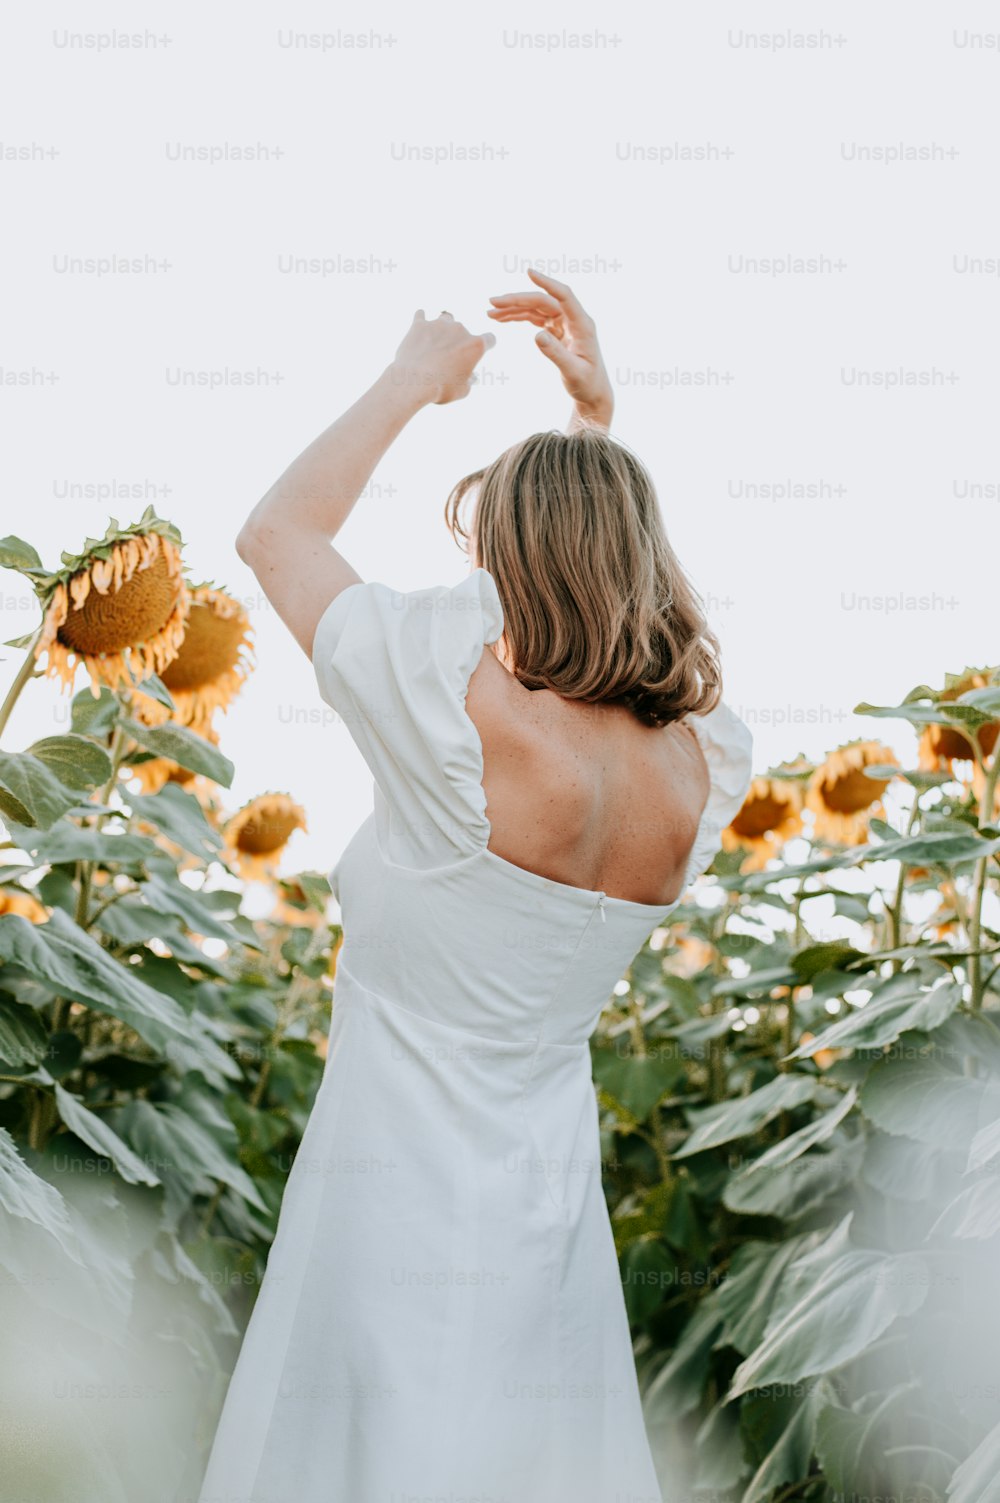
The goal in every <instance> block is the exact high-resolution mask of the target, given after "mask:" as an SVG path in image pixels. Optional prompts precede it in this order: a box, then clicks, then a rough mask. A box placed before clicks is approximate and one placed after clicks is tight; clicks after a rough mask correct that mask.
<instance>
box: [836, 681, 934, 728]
mask: <svg viewBox="0 0 1000 1503" xmlns="http://www.w3.org/2000/svg"><path fill="white" fill-rule="evenodd" d="M933 692H934V691H933V690H931V689H927V690H926V691H925V696H924V697H929V696H930V695H931V694H932V693H933ZM854 713H855V715H873V716H875V718H876V719H878V720H908V721H909V722H910V724H911V725H949V724H950V721H949V719H948V717H947V715H945V713H944V706H943V705H938V704H919V703H917V702H916V701H914V702H913V703H911V704H902V705H870V704H865V703H862V704H859V705H855V706H854Z"/></svg>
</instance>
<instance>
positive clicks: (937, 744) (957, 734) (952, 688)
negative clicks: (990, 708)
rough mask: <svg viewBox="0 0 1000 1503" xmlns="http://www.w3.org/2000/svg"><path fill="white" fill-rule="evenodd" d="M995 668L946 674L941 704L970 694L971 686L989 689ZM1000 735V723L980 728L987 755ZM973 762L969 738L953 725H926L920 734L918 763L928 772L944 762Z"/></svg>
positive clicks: (981, 740)
mask: <svg viewBox="0 0 1000 1503" xmlns="http://www.w3.org/2000/svg"><path fill="white" fill-rule="evenodd" d="M997 671H998V670H997V669H995V668H966V669H965V671H964V673H946V674H945V685H944V688H943V689H942V690H941V692H940V694H939V695H938V696H937V703H938V704H951V703H953V702H954V701H955V700H956V699H960V698H961V696H962V695H963V694H967V693H968V692H969V690H970V689H986V688H989V687H990V686H991V685H992V684H993V683H995V681H996V678H995V676H996V673H997ZM997 736H1000V724H994V725H984V726H981V727H980V730H979V738H978V739H979V748H980V751H981V752H982V754H983V756H984V757H988V756H989V755H990V754H991V752H992V751H993V748H994V747H995V746H996V744H997ZM972 761H974V757H973V752H972V747H971V746H970V745H969V741H968V737H966V736H964V735H963V734H962V732H961V731H960V730H959V729H958V727H957V726H954V725H927V726H924V729H923V730H922V731H921V733H920V747H919V762H918V765H919V766H920V767H922V768H923V769H924V770H925V771H930V772H936V771H937V770H938V769H939V767H940V766H941V763H942V762H944V763H945V764H946V765H947V766H948V767H949V768H950V767H951V764H952V762H972Z"/></svg>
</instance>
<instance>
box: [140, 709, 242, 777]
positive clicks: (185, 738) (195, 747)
mask: <svg viewBox="0 0 1000 1503" xmlns="http://www.w3.org/2000/svg"><path fill="white" fill-rule="evenodd" d="M122 726H123V728H124V730H125V731H126V732H127V733H128V735H129V736H131V737H132V740H133V741H134V742H136V744H137V745H138V746H142V747H145V749H146V751H151V752H153V753H154V755H155V756H157V757H169V758H170V759H171V761H173V762H177V763H178V764H179V765H180V766H181V767H186V768H187V769H188V771H189V772H200V773H202V774H203V775H204V776H205V777H207V778H211V779H212V781H213V782H215V783H219V784H221V786H222V787H223V788H229V787H230V786H231V785H232V781H233V771H234V769H233V764H232V762H230V760H229V758H228V757H224V756H223V755H222V753H221V752H220V751H219V750H218V749H217V748H216V747H214V746H213V745H212V744H211V742H210V741H206V740H205V738H204V736H199V735H197V734H196V732H194V731H192V730H189V729H188V727H187V726H185V725H156V726H153V725H142V724H141V723H140V722H139V721H138V720H129V719H127V718H126V719H123V720H122Z"/></svg>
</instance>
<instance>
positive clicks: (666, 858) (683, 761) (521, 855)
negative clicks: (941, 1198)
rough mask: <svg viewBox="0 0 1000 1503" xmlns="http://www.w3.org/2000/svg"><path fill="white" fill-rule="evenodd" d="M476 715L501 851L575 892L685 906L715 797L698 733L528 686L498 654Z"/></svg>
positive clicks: (494, 844)
mask: <svg viewBox="0 0 1000 1503" xmlns="http://www.w3.org/2000/svg"><path fill="white" fill-rule="evenodd" d="M466 709H467V711H468V713H469V716H470V718H471V719H472V721H473V723H474V724H475V726H476V728H477V730H478V731H479V736H480V740H481V741H482V745H483V787H484V789H485V792H486V815H487V818H488V819H489V821H490V827H491V833H490V840H489V848H490V850H491V851H493V852H494V853H495V854H496V855H497V856H501V857H502V858H503V859H504V860H505V861H510V862H511V863H512V864H513V865H515V866H521V867H525V868H526V869H527V870H529V871H533V872H537V873H538V874H539V875H540V876H543V877H548V878H550V879H551V880H552V881H555V882H565V883H567V884H569V885H570V886H572V887H583V888H588V889H590V890H592V891H598V890H599V891H602V892H605V893H607V895H608V896H609V897H616V898H626V899H628V900H629V901H631V902H635V903H651V904H660V903H663V904H664V906H666V905H668V904H670V903H672V902H673V901H674V899H675V898H676V897H677V896H678V895H679V893H680V891H681V889H682V887H683V885H684V874H685V869H686V865H687V859H688V856H689V854H690V851H691V847H692V844H693V842H694V839H695V836H696V834H697V830H698V822H699V819H700V817H701V813H702V810H703V809H704V806H705V802H706V800H707V798H708V791H709V776H708V768H707V766H706V763H705V758H704V755H703V753H702V750H701V747H700V745H699V743H698V739H697V737H696V736H695V734H694V731H693V730H692V729H691V728H690V727H689V726H686V725H683V724H677V725H671V726H667V727H665V728H653V727H651V726H647V725H643V724H642V722H641V721H639V720H637V719H636V717H635V716H634V715H633V714H632V712H631V711H630V710H628V709H626V708H625V707H623V706H621V705H591V704H585V703H582V702H580V701H574V700H567V699H563V698H562V697H561V696H559V695H558V694H554V693H552V692H551V691H549V690H546V689H540V690H529V689H526V688H525V687H524V685H523V684H521V683H519V682H518V680H517V679H516V678H514V677H513V675H512V674H510V673H509V672H508V671H507V670H506V669H505V668H504V667H503V666H502V664H501V663H499V662H498V661H497V659H496V657H495V656H494V654H493V653H492V652H490V651H489V650H487V651H486V652H484V654H483V658H482V661H481V663H480V664H479V666H478V667H477V669H476V672H475V673H474V674H473V675H472V678H471V680H470V683H469V692H468V696H467V699H466Z"/></svg>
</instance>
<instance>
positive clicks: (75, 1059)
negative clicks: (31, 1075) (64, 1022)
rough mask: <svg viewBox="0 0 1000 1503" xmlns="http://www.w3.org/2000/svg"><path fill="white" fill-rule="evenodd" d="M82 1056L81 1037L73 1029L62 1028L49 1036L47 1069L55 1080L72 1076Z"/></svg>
mask: <svg viewBox="0 0 1000 1503" xmlns="http://www.w3.org/2000/svg"><path fill="white" fill-rule="evenodd" d="M82 1055H83V1045H82V1043H81V1042H80V1037H79V1035H78V1034H76V1033H74V1032H73V1030H72V1029H71V1028H60V1029H59V1030H58V1031H57V1032H56V1033H50V1034H49V1041H48V1047H47V1049H46V1051H45V1068H46V1069H47V1070H48V1072H49V1074H50V1075H51V1076H52V1077H53V1078H54V1079H56V1080H62V1079H63V1078H64V1077H65V1076H67V1075H71V1074H72V1072H73V1071H74V1070H75V1069H76V1067H77V1066H78V1065H79V1063H80V1059H81V1057H82Z"/></svg>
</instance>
